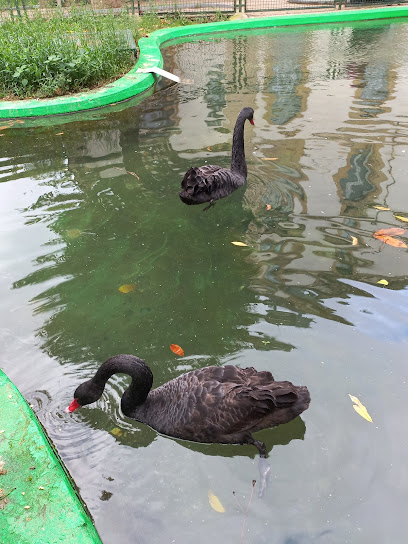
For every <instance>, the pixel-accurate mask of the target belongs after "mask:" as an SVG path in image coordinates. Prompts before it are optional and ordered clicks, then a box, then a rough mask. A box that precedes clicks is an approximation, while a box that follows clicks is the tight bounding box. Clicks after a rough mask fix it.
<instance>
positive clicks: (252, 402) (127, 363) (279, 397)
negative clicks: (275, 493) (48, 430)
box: [66, 355, 310, 457]
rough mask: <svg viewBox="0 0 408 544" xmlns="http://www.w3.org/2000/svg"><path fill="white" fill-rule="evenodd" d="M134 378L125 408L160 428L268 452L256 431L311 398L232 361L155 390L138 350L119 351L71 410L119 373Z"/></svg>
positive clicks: (95, 397) (305, 405) (275, 422)
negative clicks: (230, 363)
mask: <svg viewBox="0 0 408 544" xmlns="http://www.w3.org/2000/svg"><path fill="white" fill-rule="evenodd" d="M116 373H124V374H128V375H129V376H131V378H132V382H131V384H130V386H129V387H128V388H127V389H126V391H125V392H124V393H123V395H122V400H121V408H122V412H123V413H124V414H125V415H126V416H128V417H130V418H133V419H136V420H137V421H140V422H142V423H145V424H146V425H149V426H150V427H152V428H153V429H155V430H156V431H158V432H159V433H162V434H165V435H168V436H171V437H174V438H181V439H184V440H191V441H193V442H219V443H222V444H253V445H254V446H256V447H257V448H258V450H259V453H260V454H261V457H266V447H265V444H264V443H263V442H260V441H259V440H255V439H254V438H253V436H252V433H253V432H256V431H259V430H261V429H265V428H268V427H275V426H276V425H280V424H281V423H287V422H289V421H291V420H292V419H294V418H295V417H296V416H298V415H299V414H301V413H302V412H303V411H304V410H306V409H307V408H308V406H309V403H310V395H309V391H308V389H307V387H305V386H296V385H293V384H292V383H290V382H276V381H275V380H274V379H273V376H272V374H271V373H270V372H267V371H262V372H257V371H256V370H255V369H254V368H238V367H235V366H232V365H226V366H221V367H217V366H208V367H205V368H201V369H199V370H192V371H191V372H187V373H186V374H182V375H181V376H178V377H177V378H174V379H173V380H171V381H169V382H167V383H165V384H163V385H161V386H160V387H157V388H156V389H153V391H150V390H151V387H152V384H153V374H152V372H151V370H150V368H149V367H148V366H147V365H146V363H145V362H144V361H142V360H141V359H139V358H138V357H135V356H133V355H115V356H114V357H111V358H110V359H108V360H107V361H105V362H104V363H103V364H102V365H101V367H100V368H99V369H98V371H97V372H96V374H95V376H94V377H93V378H91V379H90V380H88V381H86V382H84V383H82V384H81V385H79V386H78V387H77V389H76V390H75V393H74V400H73V401H72V403H71V404H70V406H69V407H68V408H67V409H66V411H67V412H73V411H74V410H76V409H77V408H80V407H81V406H84V405H85V404H91V403H92V402H95V401H97V400H98V399H99V398H100V397H101V395H102V393H103V390H104V388H105V384H106V382H107V381H108V380H109V378H110V377H111V376H113V374H116Z"/></svg>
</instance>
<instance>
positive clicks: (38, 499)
mask: <svg viewBox="0 0 408 544" xmlns="http://www.w3.org/2000/svg"><path fill="white" fill-rule="evenodd" d="M5 496H6V497H5ZM4 497H5V498H4ZM57 543H58V544H73V543H78V544H102V541H101V540H100V538H99V536H98V533H97V532H96V529H95V527H94V526H93V523H92V520H91V518H90V517H89V515H88V513H87V510H86V506H85V505H84V503H83V502H82V500H81V498H80V497H79V495H78V494H77V492H76V490H75V487H74V484H73V483H72V480H71V478H70V476H69V475H68V473H67V472H66V470H65V469H64V468H63V464H62V461H61V460H60V458H59V457H58V455H57V453H56V452H55V450H54V448H53V447H52V445H51V443H50V442H49V440H48V439H47V436H46V434H45V432H44V430H43V428H42V426H41V424H40V423H39V422H38V420H37V418H36V416H35V414H34V412H33V411H32V410H31V408H30V407H29V406H28V404H27V402H26V401H25V400H24V398H23V397H22V395H21V394H20V392H19V391H18V389H17V388H16V387H15V385H13V383H12V382H11V381H10V380H9V379H8V378H7V376H6V375H5V374H4V373H3V372H2V371H1V370H0V544H57Z"/></svg>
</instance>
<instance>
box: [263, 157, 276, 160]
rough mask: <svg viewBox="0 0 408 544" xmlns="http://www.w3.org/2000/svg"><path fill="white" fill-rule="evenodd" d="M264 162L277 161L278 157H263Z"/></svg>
mask: <svg viewBox="0 0 408 544" xmlns="http://www.w3.org/2000/svg"><path fill="white" fill-rule="evenodd" d="M262 160H263V161H277V160H278V157H262Z"/></svg>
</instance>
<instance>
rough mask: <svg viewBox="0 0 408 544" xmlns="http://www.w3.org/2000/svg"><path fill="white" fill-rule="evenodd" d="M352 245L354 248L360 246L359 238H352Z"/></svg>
mask: <svg viewBox="0 0 408 544" xmlns="http://www.w3.org/2000/svg"><path fill="white" fill-rule="evenodd" d="M351 243H352V245H353V246H356V245H357V244H358V238H356V237H355V236H352V237H351Z"/></svg>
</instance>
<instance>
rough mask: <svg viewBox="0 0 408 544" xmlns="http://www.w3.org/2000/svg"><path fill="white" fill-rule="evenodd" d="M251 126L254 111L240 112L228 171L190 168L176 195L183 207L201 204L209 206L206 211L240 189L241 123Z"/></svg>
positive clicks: (244, 171) (243, 172)
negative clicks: (248, 123) (247, 122)
mask: <svg viewBox="0 0 408 544" xmlns="http://www.w3.org/2000/svg"><path fill="white" fill-rule="evenodd" d="M247 119H248V121H249V122H250V123H251V125H253V124H254V110H253V109H252V108H244V109H242V110H241V111H240V112H239V115H238V117H237V121H236V123H235V128H234V135H233V137H232V156H231V167H230V169H229V170H228V169H227V168H222V167H221V166H215V165H211V164H209V165H205V166H199V167H195V166H193V167H192V168H190V169H189V170H188V171H187V172H186V174H185V175H184V178H183V181H182V182H181V188H182V191H181V192H180V193H179V195H180V198H181V200H182V201H183V202H184V203H185V204H203V203H204V202H209V203H210V204H209V206H207V207H206V208H204V210H208V208H210V207H211V206H213V204H214V200H219V199H220V198H224V197H225V196H228V195H230V194H231V193H232V192H233V191H235V189H238V188H239V187H241V186H242V185H243V184H244V183H245V180H246V177H247V165H246V161H245V150H244V124H245V121H246V120H247Z"/></svg>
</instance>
